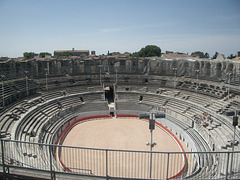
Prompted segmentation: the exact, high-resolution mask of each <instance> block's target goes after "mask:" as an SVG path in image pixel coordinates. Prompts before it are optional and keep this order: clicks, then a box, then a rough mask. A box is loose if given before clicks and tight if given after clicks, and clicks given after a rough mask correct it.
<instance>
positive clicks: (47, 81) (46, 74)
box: [45, 69, 48, 91]
mask: <svg viewBox="0 0 240 180" xmlns="http://www.w3.org/2000/svg"><path fill="white" fill-rule="evenodd" d="M45 70H46V74H45V75H46V91H47V90H48V79H47V75H48V72H47V69H45Z"/></svg>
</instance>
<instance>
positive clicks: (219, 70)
mask: <svg viewBox="0 0 240 180" xmlns="http://www.w3.org/2000/svg"><path fill="white" fill-rule="evenodd" d="M216 77H218V78H219V77H222V63H217V64H216Z"/></svg>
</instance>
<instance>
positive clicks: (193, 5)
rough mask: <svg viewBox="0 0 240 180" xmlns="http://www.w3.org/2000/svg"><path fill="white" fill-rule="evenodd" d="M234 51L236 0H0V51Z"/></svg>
mask: <svg viewBox="0 0 240 180" xmlns="http://www.w3.org/2000/svg"><path fill="white" fill-rule="evenodd" d="M150 44H151V45H157V46H159V47H160V48H161V49H162V52H165V51H166V50H169V51H176V52H185V53H187V52H188V53H191V52H193V51H203V52H208V53H209V54H210V55H213V54H214V53H215V52H216V51H217V52H219V53H222V54H225V56H228V55H230V54H231V53H232V54H235V53H236V52H237V51H240V1H239V0H165V1H163V0H65V1H63V0H0V56H8V57H19V56H22V54H23V52H35V53H39V52H50V53H53V51H54V50H70V49H72V48H75V49H79V50H90V51H91V50H95V51H96V53H97V54H98V55H99V54H106V53H107V52H108V51H110V52H113V51H119V52H122V53H123V52H135V51H139V50H140V49H141V48H142V47H145V46H146V45H150Z"/></svg>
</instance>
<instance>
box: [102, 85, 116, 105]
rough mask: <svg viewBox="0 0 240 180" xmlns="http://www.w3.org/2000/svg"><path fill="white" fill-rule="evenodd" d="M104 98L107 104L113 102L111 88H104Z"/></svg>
mask: <svg viewBox="0 0 240 180" xmlns="http://www.w3.org/2000/svg"><path fill="white" fill-rule="evenodd" d="M104 90H105V98H106V100H107V102H108V104H110V103H112V102H114V90H113V87H112V86H106V87H105V89H104Z"/></svg>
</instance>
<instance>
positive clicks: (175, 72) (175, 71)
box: [173, 68, 177, 89]
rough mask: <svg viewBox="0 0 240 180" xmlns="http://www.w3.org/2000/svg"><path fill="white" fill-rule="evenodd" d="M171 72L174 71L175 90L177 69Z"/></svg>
mask: <svg viewBox="0 0 240 180" xmlns="http://www.w3.org/2000/svg"><path fill="white" fill-rule="evenodd" d="M173 71H174V76H175V78H174V89H176V79H177V68H173Z"/></svg>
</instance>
